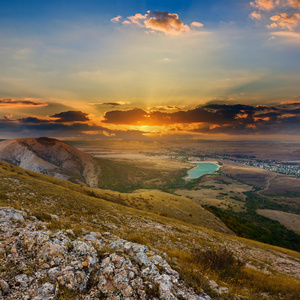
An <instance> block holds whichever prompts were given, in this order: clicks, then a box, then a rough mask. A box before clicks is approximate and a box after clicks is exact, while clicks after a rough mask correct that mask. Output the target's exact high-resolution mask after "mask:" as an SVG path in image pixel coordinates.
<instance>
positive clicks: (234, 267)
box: [192, 248, 246, 277]
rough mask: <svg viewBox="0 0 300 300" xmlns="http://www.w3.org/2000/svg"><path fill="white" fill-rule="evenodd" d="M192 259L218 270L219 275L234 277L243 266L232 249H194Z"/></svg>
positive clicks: (242, 262) (243, 263)
mask: <svg viewBox="0 0 300 300" xmlns="http://www.w3.org/2000/svg"><path fill="white" fill-rule="evenodd" d="M192 259H193V260H194V261H195V262H196V263H199V264H202V265H203V266H204V267H206V268H209V269H210V270H212V271H217V272H218V273H219V272H220V277H235V276H236V275H238V274H239V273H240V272H241V270H242V269H243V268H244V266H245V264H246V263H245V262H244V261H241V260H239V259H237V258H235V256H234V255H233V253H232V251H230V250H228V249H226V248H224V249H209V250H206V251H200V250H199V249H197V250H195V251H194V253H193V255H192Z"/></svg>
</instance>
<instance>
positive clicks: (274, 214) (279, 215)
mask: <svg viewBox="0 0 300 300" xmlns="http://www.w3.org/2000/svg"><path fill="white" fill-rule="evenodd" d="M257 213H258V214H260V215H262V216H265V217H267V218H270V219H272V220H276V221H278V222H280V223H281V224H283V225H284V226H285V227H286V228H288V229H290V230H293V231H295V232H296V233H298V234H300V216H299V215H295V214H291V213H286V212H283V211H278V210H271V209H258V210H257Z"/></svg>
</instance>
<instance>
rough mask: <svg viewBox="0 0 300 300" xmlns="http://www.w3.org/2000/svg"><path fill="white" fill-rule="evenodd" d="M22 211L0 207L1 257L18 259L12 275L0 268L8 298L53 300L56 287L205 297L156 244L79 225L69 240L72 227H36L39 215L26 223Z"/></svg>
mask: <svg viewBox="0 0 300 300" xmlns="http://www.w3.org/2000/svg"><path fill="white" fill-rule="evenodd" d="M24 217H25V215H24V213H23V212H22V211H18V210H15V209H13V208H1V207H0V226H1V227H0V229H1V230H2V231H1V234H2V233H3V238H2V239H0V252H2V253H9V255H7V256H6V255H2V256H0V263H2V264H4V263H7V260H10V261H13V262H14V263H13V264H12V268H13V267H14V266H15V265H16V264H15V263H16V262H18V270H22V273H21V274H18V275H17V276H14V277H11V274H13V273H12V272H6V271H2V273H1V274H0V276H1V277H0V278H5V280H6V281H4V280H3V279H2V280H0V287H1V293H2V296H3V295H7V296H5V297H6V298H5V299H7V300H15V299H22V300H23V299H33V300H52V299H53V300H54V299H57V296H58V294H59V292H60V289H61V288H63V289H70V290H71V291H74V292H75V293H76V294H79V295H80V294H81V293H83V291H84V296H83V298H82V299H91V300H92V299H98V298H97V297H98V296H96V295H102V296H103V297H107V298H108V299H126V300H129V299H130V300H135V299H145V300H146V299H164V300H173V299H178V298H179V299H180V298H181V299H183V298H184V299H191V300H202V299H210V298H209V297H208V296H207V295H205V294H203V295H202V294H201V295H198V294H196V293H195V292H194V291H193V290H191V289H189V288H188V287H187V286H186V285H185V284H184V282H183V281H181V280H180V277H179V274H178V273H177V272H176V271H175V270H173V269H172V268H171V266H170V265H169V264H168V263H167V261H166V260H165V258H166V254H164V253H161V252H159V251H157V250H155V249H154V250H153V249H152V251H149V249H148V247H146V246H144V245H140V244H137V243H132V242H129V241H126V240H124V239H119V238H117V237H116V236H114V235H112V234H110V233H103V234H100V233H93V232H89V231H83V236H82V237H80V238H77V239H75V240H73V241H71V240H70V238H69V236H72V239H73V238H75V236H74V235H73V234H72V232H71V231H69V230H66V231H55V232H52V231H49V230H46V229H38V228H41V226H38V225H39V221H38V220H36V219H32V218H28V219H26V223H27V224H26V227H25V226H23V225H22V223H21V222H20V220H22V218H23V220H25V219H24ZM94 245H97V247H96V246H95V247H96V248H97V250H101V247H103V248H104V247H105V249H106V250H105V252H106V253H105V254H104V256H106V257H103V252H101V251H100V252H99V254H100V253H101V255H100V256H99V255H98V252H97V251H96V249H95V247H94ZM107 248H109V249H107ZM2 249H3V251H1V250H2ZM30 268H32V269H30ZM15 270H16V269H15ZM25 271H26V274H29V273H27V272H30V274H31V275H30V276H28V275H26V274H25ZM219 290H220V291H222V292H223V293H225V292H226V291H225V290H224V288H223V290H221V288H219ZM1 293H0V295H1ZM205 297H206V298H205ZM0 298H1V297H0ZM1 299H2V298H1ZM80 299H81V298H80Z"/></svg>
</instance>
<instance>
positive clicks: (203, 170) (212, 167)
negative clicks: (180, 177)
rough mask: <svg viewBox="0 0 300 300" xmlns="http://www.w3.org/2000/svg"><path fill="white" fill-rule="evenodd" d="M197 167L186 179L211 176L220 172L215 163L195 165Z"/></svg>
mask: <svg viewBox="0 0 300 300" xmlns="http://www.w3.org/2000/svg"><path fill="white" fill-rule="evenodd" d="M194 164H196V165H197V167H195V168H194V169H192V170H190V171H189V172H188V177H186V179H196V178H199V177H201V176H203V175H205V174H210V173H212V172H215V171H217V170H218V167H219V166H218V165H216V164H213V163H204V162H203V163H202V162H201V163H194Z"/></svg>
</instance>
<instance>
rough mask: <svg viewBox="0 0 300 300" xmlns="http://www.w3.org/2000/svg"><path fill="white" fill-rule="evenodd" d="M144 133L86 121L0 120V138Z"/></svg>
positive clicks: (109, 136)
mask: <svg viewBox="0 0 300 300" xmlns="http://www.w3.org/2000/svg"><path fill="white" fill-rule="evenodd" d="M144 134H145V132H143V131H140V130H127V131H124V130H111V129H109V128H106V127H103V126H97V125H89V124H87V123H74V124H61V123H38V122H37V123H21V122H11V121H10V120H0V137H1V138H14V137H16V138H17V137H24V136H26V137H37V136H51V137H57V138H60V137H62V138H65V137H78V138H82V139H84V138H88V139H90V138H100V139H123V140H145V139H146V137H145V136H144Z"/></svg>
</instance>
